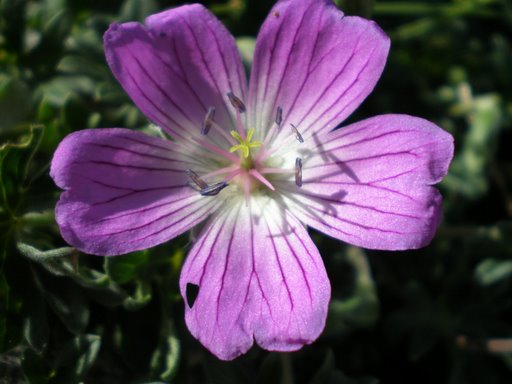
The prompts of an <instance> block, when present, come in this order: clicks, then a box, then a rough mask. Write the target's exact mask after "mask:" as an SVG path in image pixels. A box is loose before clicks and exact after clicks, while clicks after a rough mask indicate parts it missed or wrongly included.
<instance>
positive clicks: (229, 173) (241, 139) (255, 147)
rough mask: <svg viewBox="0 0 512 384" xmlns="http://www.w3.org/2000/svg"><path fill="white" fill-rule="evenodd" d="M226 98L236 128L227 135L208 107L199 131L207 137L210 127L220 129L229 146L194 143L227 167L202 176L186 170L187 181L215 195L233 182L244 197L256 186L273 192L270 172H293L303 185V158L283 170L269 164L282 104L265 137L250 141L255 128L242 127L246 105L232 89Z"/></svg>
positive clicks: (205, 194)
mask: <svg viewBox="0 0 512 384" xmlns="http://www.w3.org/2000/svg"><path fill="white" fill-rule="evenodd" d="M228 98H229V101H230V102H231V104H232V106H233V107H234V108H235V111H236V130H233V131H231V132H230V133H229V134H228V133H227V132H226V131H225V130H224V129H223V128H222V127H221V126H219V125H218V124H217V123H216V122H215V108H214V107H211V108H209V109H208V112H207V114H206V116H205V118H204V122H203V125H202V127H201V134H202V135H203V136H207V135H208V133H209V132H210V130H211V129H212V128H213V129H215V130H216V131H217V132H219V133H220V134H221V135H222V136H223V137H224V139H226V141H227V142H228V143H230V144H231V147H230V148H228V149H227V150H226V149H225V148H222V147H221V146H219V145H217V144H214V143H212V142H210V141H208V140H206V138H205V139H196V142H197V143H198V144H200V145H201V146H202V147H203V148H205V149H206V150H208V151H211V152H214V153H216V154H217V155H220V156H221V157H222V158H224V159H226V160H228V164H229V165H227V166H223V167H220V168H219V169H217V170H214V171H212V172H209V173H207V174H205V175H202V176H201V177H200V176H199V175H198V174H197V173H195V172H194V171H192V170H190V169H189V170H187V174H188V176H189V178H190V180H191V181H192V182H193V183H194V184H195V185H196V186H197V187H198V188H199V192H200V193H201V194H202V195H203V196H214V195H217V194H218V193H220V191H222V190H223V189H224V188H226V187H227V186H228V185H235V186H236V187H238V188H239V190H241V191H242V192H243V194H244V196H245V198H246V200H247V199H248V198H249V196H250V194H251V193H252V192H253V191H255V190H258V189H261V188H266V189H269V190H271V191H275V187H274V185H272V183H271V181H270V180H269V178H268V176H269V175H272V174H289V175H292V174H295V184H296V185H297V186H298V187H301V186H302V159H301V158H296V161H295V169H285V168H279V167H272V166H269V165H268V163H269V159H270V158H271V156H272V154H273V152H274V151H272V150H271V149H270V148H269V146H270V144H271V143H272V140H273V139H274V138H275V137H276V136H277V134H278V132H279V131H280V130H281V128H282V125H281V124H282V121H283V117H282V115H283V111H282V109H281V107H278V108H277V112H276V118H275V121H274V124H273V126H272V127H271V129H270V130H269V131H268V133H267V135H266V137H265V140H264V141H259V140H253V136H254V128H249V129H248V130H247V129H246V127H245V126H244V123H243V119H242V114H243V113H245V111H246V107H245V104H244V103H243V101H242V100H240V99H239V98H238V97H237V96H235V95H233V94H232V93H231V92H229V93H228ZM291 126H292V131H293V133H294V134H295V137H296V139H297V140H298V141H299V142H300V143H302V142H303V141H304V139H303V138H302V136H301V134H300V133H299V131H298V130H297V128H296V127H295V126H294V125H291ZM219 176H220V177H222V179H223V180H222V181H220V182H216V183H213V184H208V183H207V182H206V181H205V180H208V179H211V178H214V177H215V178H218V177H219Z"/></svg>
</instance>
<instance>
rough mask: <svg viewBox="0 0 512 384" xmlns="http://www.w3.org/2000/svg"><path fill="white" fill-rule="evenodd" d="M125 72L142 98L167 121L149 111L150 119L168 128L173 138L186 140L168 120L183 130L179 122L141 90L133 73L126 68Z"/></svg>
mask: <svg viewBox="0 0 512 384" xmlns="http://www.w3.org/2000/svg"><path fill="white" fill-rule="evenodd" d="M126 73H127V74H128V77H129V78H130V79H131V81H132V83H133V85H134V86H135V87H136V88H137V90H138V91H139V93H140V95H141V96H142V97H143V98H144V99H145V100H146V101H147V102H148V103H149V104H151V105H152V106H153V108H154V109H155V110H156V111H157V112H158V113H159V114H160V115H162V116H163V117H164V118H166V119H167V120H168V121H167V122H164V121H162V120H160V119H159V118H157V117H156V116H154V115H153V113H151V115H153V117H152V118H151V117H150V118H151V119H154V120H155V122H156V123H157V125H158V126H160V127H163V128H166V129H168V130H169V131H170V132H171V134H172V135H173V136H174V138H179V139H181V140H183V141H186V140H187V138H186V137H184V136H182V135H180V134H179V133H178V131H176V130H175V129H172V128H171V127H170V126H169V124H168V122H171V123H172V124H174V125H175V126H177V127H180V128H181V129H182V130H183V131H185V130H184V128H183V127H182V126H181V125H180V124H178V123H177V122H176V121H175V120H174V119H173V118H172V117H170V116H169V115H168V114H167V113H165V112H164V111H163V110H162V109H160V107H159V106H157V105H156V104H155V103H154V102H153V100H152V99H151V98H150V97H149V96H148V95H147V94H146V93H145V92H144V91H143V90H142V88H141V87H140V86H139V84H138V83H137V81H136V80H135V77H134V76H133V74H132V73H131V72H130V71H129V70H128V69H127V70H126ZM148 117H149V116H148Z"/></svg>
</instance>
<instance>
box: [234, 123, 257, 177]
mask: <svg viewBox="0 0 512 384" xmlns="http://www.w3.org/2000/svg"><path fill="white" fill-rule="evenodd" d="M230 133H231V136H233V138H234V139H235V140H236V141H238V144H236V145H233V146H232V147H231V148H230V149H229V152H231V153H233V152H236V151H240V152H241V153H242V156H243V158H242V162H241V165H242V167H243V168H245V169H249V168H251V167H252V161H251V158H250V154H251V148H258V147H261V144H262V142H261V141H258V140H255V141H251V140H252V137H253V135H254V128H251V129H249V131H248V132H247V137H246V138H245V139H244V138H243V137H242V136H240V134H239V133H238V132H236V131H231V132H230Z"/></svg>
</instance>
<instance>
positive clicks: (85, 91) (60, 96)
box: [37, 75, 95, 107]
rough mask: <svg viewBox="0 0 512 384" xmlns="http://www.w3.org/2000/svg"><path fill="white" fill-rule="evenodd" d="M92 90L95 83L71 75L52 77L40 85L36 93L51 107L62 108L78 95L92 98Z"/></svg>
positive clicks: (86, 78)
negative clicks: (69, 99)
mask: <svg viewBox="0 0 512 384" xmlns="http://www.w3.org/2000/svg"><path fill="white" fill-rule="evenodd" d="M94 90H95V83H94V81H93V80H92V79H91V78H90V77H87V76H83V75H72V76H58V77H54V78H52V79H51V80H50V81H48V82H46V83H44V84H42V85H41V86H40V87H39V88H38V90H37V91H38V93H40V94H41V96H42V97H44V98H45V99H46V101H47V102H48V103H50V104H51V105H53V106H56V107H63V106H64V105H65V104H66V102H67V101H68V98H70V97H72V96H79V95H89V96H92V95H93V93H94Z"/></svg>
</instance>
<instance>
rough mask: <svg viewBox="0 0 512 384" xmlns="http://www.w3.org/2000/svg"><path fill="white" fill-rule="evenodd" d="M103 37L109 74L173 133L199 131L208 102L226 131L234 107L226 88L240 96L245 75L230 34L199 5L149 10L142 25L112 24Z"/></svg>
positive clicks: (185, 135)
mask: <svg viewBox="0 0 512 384" xmlns="http://www.w3.org/2000/svg"><path fill="white" fill-rule="evenodd" d="M104 40H105V53H106V56H107V61H108V63H109V65H110V68H111V69H112V72H113V73H114V76H115V77H116V78H117V80H118V81H119V82H120V83H121V85H122V86H123V88H124V89H125V91H126V92H127V93H128V94H129V95H130V97H131V98H132V99H133V101H134V102H135V104H136V105H137V106H138V107H139V108H140V109H141V110H142V112H144V113H145V114H146V116H147V117H148V118H149V119H150V120H152V121H153V122H154V123H156V124H158V125H159V126H161V127H162V128H164V129H166V130H167V131H168V132H169V133H170V134H171V135H172V136H173V137H174V138H176V139H179V138H181V139H187V138H188V137H189V136H190V134H191V133H192V134H199V132H200V129H201V124H202V122H203V119H204V118H205V116H206V114H207V112H208V109H209V108H210V107H215V108H216V114H215V120H216V121H217V123H219V124H220V125H221V126H224V127H226V129H228V132H229V129H230V127H231V124H232V121H233V120H232V119H234V116H235V111H234V108H232V107H231V105H230V104H229V101H228V97H227V93H228V92H230V91H231V92H233V93H234V94H235V95H237V96H238V97H241V98H245V90H246V82H247V80H246V77H245V73H244V69H243V66H242V62H241V59H240V55H239V53H238V50H237V48H236V44H235V40H234V38H233V37H232V36H231V35H230V34H229V32H228V31H227V30H226V28H225V27H224V26H223V25H222V24H221V23H220V22H219V21H218V20H217V19H216V18H215V16H213V15H212V14H211V13H210V12H209V11H208V10H207V9H205V8H204V7H203V6H201V5H198V4H195V5H186V6H182V7H178V8H175V9H171V10H168V11H164V12H161V13H158V14H155V15H152V16H150V17H148V19H147V20H146V26H142V25H141V24H139V23H134V22H130V23H125V24H113V25H111V27H110V28H109V30H108V31H107V32H106V33H105V36H104ZM215 134H216V133H215V132H214V131H212V135H215Z"/></svg>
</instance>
